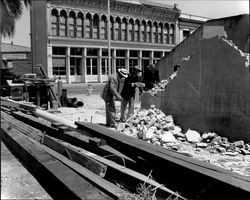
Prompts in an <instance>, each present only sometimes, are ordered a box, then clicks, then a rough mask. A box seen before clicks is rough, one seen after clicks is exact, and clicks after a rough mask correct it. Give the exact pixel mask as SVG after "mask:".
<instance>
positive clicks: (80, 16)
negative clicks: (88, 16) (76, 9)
mask: <svg viewBox="0 0 250 200" xmlns="http://www.w3.org/2000/svg"><path fill="white" fill-rule="evenodd" d="M76 37H78V38H82V37H83V14H82V13H78V15H77V19H76Z"/></svg>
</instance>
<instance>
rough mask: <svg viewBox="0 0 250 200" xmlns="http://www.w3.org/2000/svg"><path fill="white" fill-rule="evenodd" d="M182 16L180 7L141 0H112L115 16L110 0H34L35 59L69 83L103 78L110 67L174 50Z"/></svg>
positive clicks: (144, 61)
mask: <svg viewBox="0 0 250 200" xmlns="http://www.w3.org/2000/svg"><path fill="white" fill-rule="evenodd" d="M179 16H180V10H179V9H178V8H177V7H176V5H173V6H171V5H169V6H168V5H162V4H155V3H153V2H152V3H150V2H149V1H147V3H145V2H144V1H141V0H136V1H124V0H110V18H109V15H108V1H107V0H81V1H79V0H46V1H33V2H32V7H31V41H32V43H31V44H32V53H33V56H32V62H33V65H35V64H42V65H43V66H44V68H45V70H46V72H47V74H48V76H49V77H59V76H60V77H61V79H62V80H63V81H64V82H67V83H71V82H83V83H87V82H103V81H105V80H107V75H108V74H109V71H108V70H109V69H110V70H111V73H113V72H116V70H117V69H118V68H126V69H128V70H129V68H131V67H133V66H135V65H138V66H139V67H141V68H143V67H144V66H147V65H149V64H150V63H156V62H158V61H159V60H160V59H161V58H162V57H164V56H165V55H166V54H167V53H168V52H170V51H171V49H172V48H173V47H175V46H176V44H178V43H179V42H180V39H181V38H180V35H179V29H180V27H179ZM108 19H110V20H108ZM108 22H109V25H110V29H109V30H110V31H108ZM108 34H110V40H108ZM109 41H110V43H109ZM108 44H110V46H109V45H108ZM108 46H109V47H110V49H111V52H110V58H111V59H110V61H111V62H110V63H111V64H110V65H111V67H110V68H109V66H108V63H109V62H108V61H109V56H108V52H109V51H108Z"/></svg>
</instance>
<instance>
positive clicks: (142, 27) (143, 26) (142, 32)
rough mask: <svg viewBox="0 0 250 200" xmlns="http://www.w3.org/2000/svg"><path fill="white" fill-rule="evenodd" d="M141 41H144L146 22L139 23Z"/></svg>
mask: <svg viewBox="0 0 250 200" xmlns="http://www.w3.org/2000/svg"><path fill="white" fill-rule="evenodd" d="M141 42H146V22H145V21H143V22H142V24H141Z"/></svg>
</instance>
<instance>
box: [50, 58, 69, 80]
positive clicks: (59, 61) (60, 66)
mask: <svg viewBox="0 0 250 200" xmlns="http://www.w3.org/2000/svg"><path fill="white" fill-rule="evenodd" d="M52 70H53V75H58V76H60V75H66V58H58V57H52Z"/></svg>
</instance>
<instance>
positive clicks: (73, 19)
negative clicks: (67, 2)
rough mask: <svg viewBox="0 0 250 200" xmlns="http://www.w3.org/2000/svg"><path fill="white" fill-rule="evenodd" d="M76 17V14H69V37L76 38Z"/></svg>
mask: <svg viewBox="0 0 250 200" xmlns="http://www.w3.org/2000/svg"><path fill="white" fill-rule="evenodd" d="M75 25H76V17H75V13H74V12H72V11H71V12H70V13H69V37H76V26H75Z"/></svg>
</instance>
